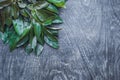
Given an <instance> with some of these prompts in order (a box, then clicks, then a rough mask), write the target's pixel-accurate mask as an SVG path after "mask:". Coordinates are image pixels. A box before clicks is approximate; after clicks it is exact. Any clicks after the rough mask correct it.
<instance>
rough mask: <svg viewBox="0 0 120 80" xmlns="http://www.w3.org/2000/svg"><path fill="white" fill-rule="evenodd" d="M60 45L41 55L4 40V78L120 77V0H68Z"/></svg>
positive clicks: (0, 53) (0, 78) (0, 77)
mask: <svg viewBox="0 0 120 80" xmlns="http://www.w3.org/2000/svg"><path fill="white" fill-rule="evenodd" d="M66 5H67V8H66V9H62V10H61V13H60V14H61V17H62V18H63V20H64V24H61V25H58V27H62V28H63V30H61V31H60V33H59V35H60V36H59V43H60V48H59V49H58V50H55V49H52V48H50V47H48V46H47V45H45V49H44V51H43V54H42V55H41V56H39V57H36V56H35V55H33V54H32V55H27V54H26V53H25V52H24V50H23V49H16V50H15V51H13V52H9V47H8V46H7V45H4V44H3V43H2V42H0V80H120V0H68V1H67V4H66Z"/></svg>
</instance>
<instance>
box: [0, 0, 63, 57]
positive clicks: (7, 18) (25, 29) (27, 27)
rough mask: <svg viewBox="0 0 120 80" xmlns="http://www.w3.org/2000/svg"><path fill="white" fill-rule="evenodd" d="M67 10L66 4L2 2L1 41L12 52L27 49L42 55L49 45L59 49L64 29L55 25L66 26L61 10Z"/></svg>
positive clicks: (26, 0) (59, 0) (35, 0)
mask: <svg viewBox="0 0 120 80" xmlns="http://www.w3.org/2000/svg"><path fill="white" fill-rule="evenodd" d="M64 6H65V0H0V38H1V39H2V40H3V42H4V43H5V44H9V46H10V51H13V50H14V49H15V48H18V47H24V49H25V51H26V52H27V53H28V54H30V53H31V52H34V53H35V54H36V55H40V54H41V52H42V50H43V48H44V44H45V43H47V44H48V45H49V46H51V47H53V48H58V47H59V45H58V31H59V30H60V29H59V28H54V27H52V24H58V23H62V22H63V21H62V19H61V18H60V16H59V11H58V9H59V8H63V7H64Z"/></svg>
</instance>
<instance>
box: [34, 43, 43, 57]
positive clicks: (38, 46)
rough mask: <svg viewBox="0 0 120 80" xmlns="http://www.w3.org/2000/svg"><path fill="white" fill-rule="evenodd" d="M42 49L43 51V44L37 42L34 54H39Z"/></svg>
mask: <svg viewBox="0 0 120 80" xmlns="http://www.w3.org/2000/svg"><path fill="white" fill-rule="evenodd" d="M42 51H43V46H42V45H40V44H38V45H37V47H36V50H35V54H36V55H37V56H39V55H40V54H41V53H42Z"/></svg>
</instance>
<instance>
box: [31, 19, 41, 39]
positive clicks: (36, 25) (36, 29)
mask: <svg viewBox="0 0 120 80" xmlns="http://www.w3.org/2000/svg"><path fill="white" fill-rule="evenodd" d="M32 24H33V27H34V33H35V35H36V37H37V38H39V37H40V34H41V25H40V24H39V23H37V22H35V20H33V23H32Z"/></svg>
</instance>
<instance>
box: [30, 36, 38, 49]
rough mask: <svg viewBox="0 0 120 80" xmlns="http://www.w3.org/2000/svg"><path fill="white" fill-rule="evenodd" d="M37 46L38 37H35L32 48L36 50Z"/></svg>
mask: <svg viewBox="0 0 120 80" xmlns="http://www.w3.org/2000/svg"><path fill="white" fill-rule="evenodd" d="M36 46H37V38H36V37H34V38H33V40H32V44H31V47H32V49H33V50H34V49H35V48H36Z"/></svg>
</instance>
